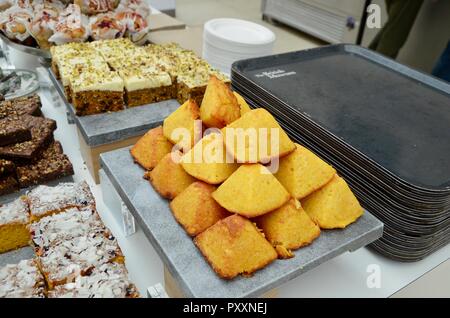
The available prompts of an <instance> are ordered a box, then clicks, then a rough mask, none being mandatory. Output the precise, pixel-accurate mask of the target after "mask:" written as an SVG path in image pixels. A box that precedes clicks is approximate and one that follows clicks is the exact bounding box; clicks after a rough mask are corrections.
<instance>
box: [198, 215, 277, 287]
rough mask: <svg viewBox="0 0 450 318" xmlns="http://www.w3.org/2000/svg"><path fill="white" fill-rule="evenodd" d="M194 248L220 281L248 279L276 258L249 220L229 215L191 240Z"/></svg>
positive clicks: (273, 251)
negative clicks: (239, 276)
mask: <svg viewBox="0 0 450 318" xmlns="http://www.w3.org/2000/svg"><path fill="white" fill-rule="evenodd" d="M194 241H195V244H196V245H197V247H198V248H199V249H200V251H201V252H202V254H203V256H204V257H205V258H206V259H207V261H208V262H209V263H210V264H211V266H212V267H213V269H214V271H215V272H216V273H217V274H218V275H219V276H220V277H222V278H224V279H233V278H234V277H236V276H238V275H240V274H243V275H250V274H252V273H253V272H255V271H257V270H258V269H261V268H263V267H265V266H266V265H268V264H270V263H271V262H273V261H274V260H275V259H276V258H277V253H276V251H275V249H274V248H273V247H272V245H271V244H270V243H269V242H268V241H267V240H266V239H265V238H264V236H263V235H262V234H261V233H260V231H259V230H258V228H257V227H256V226H255V225H254V224H253V223H252V222H250V221H249V220H247V219H245V218H243V217H241V216H239V215H232V216H230V217H227V218H226V219H223V220H220V221H219V222H217V223H216V224H214V225H213V226H211V227H210V228H209V229H207V230H206V231H204V232H202V233H201V234H199V235H198V236H197V237H196V238H195V240H194Z"/></svg>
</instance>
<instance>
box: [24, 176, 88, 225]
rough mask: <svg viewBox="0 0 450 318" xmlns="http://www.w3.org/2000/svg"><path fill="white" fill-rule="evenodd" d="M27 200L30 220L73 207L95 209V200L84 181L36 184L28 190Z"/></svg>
mask: <svg viewBox="0 0 450 318" xmlns="http://www.w3.org/2000/svg"><path fill="white" fill-rule="evenodd" d="M27 201H28V205H29V207H30V216H31V221H32V222H36V221H38V220H40V219H41V218H43V217H45V216H49V215H52V214H55V213H59V212H62V211H65V210H67V209H70V208H74V207H77V208H83V207H91V208H92V209H95V200H94V197H93V195H92V193H91V190H90V189H89V185H88V184H87V183H86V181H83V182H80V183H60V184H59V185H57V186H56V187H49V186H45V185H41V186H38V187H37V188H34V189H33V190H31V191H30V192H28V194H27Z"/></svg>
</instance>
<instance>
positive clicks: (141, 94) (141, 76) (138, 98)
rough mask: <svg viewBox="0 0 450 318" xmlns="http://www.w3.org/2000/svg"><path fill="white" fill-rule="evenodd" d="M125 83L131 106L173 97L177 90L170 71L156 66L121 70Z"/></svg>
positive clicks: (127, 98) (128, 103) (126, 96)
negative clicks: (161, 69)
mask: <svg viewBox="0 0 450 318" xmlns="http://www.w3.org/2000/svg"><path fill="white" fill-rule="evenodd" d="M119 75H120V76H121V77H122V78H123V81H124V84H125V101H126V104H127V105H128V106H129V107H133V106H139V105H145V104H151V103H156V102H160V101H163V100H168V99H171V98H172V97H173V95H174V92H175V89H176V88H175V87H174V85H172V80H171V78H170V76H169V74H168V73H166V72H164V71H160V70H158V69H157V68H155V67H143V68H138V67H136V68H130V69H122V70H119Z"/></svg>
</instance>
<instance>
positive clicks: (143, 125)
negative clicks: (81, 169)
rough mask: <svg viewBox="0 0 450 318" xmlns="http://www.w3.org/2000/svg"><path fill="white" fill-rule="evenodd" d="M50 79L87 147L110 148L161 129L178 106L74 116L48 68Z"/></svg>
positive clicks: (172, 102)
mask: <svg viewBox="0 0 450 318" xmlns="http://www.w3.org/2000/svg"><path fill="white" fill-rule="evenodd" d="M47 71H48V73H49V76H50V78H51V80H52V82H53V84H54V85H55V88H56V90H57V92H58V94H59V95H60V96H61V98H62V100H63V102H64V104H65V105H66V107H67V111H68V112H69V114H70V116H71V117H72V119H73V120H74V121H75V124H76V125H77V127H78V129H79V130H80V132H81V134H82V136H83V138H84V140H85V142H86V144H87V145H89V146H90V147H96V146H100V145H105V144H110V143H114V142H117V141H121V140H124V139H127V138H130V137H135V136H140V135H143V134H145V133H146V132H147V131H148V130H150V129H152V128H154V127H156V126H158V125H160V124H161V123H162V122H163V120H164V119H165V118H166V117H167V116H169V115H170V114H171V113H172V112H174V111H175V110H176V109H177V108H178V107H179V106H180V104H179V103H178V102H177V101H176V100H174V99H171V100H167V101H163V102H159V103H154V104H149V105H144V106H138V107H131V108H126V109H124V110H122V111H120V112H111V113H103V114H97V115H90V116H77V115H75V109H74V108H73V106H72V104H70V103H69V102H68V101H67V99H66V96H65V94H64V88H63V87H62V85H61V82H60V81H59V80H58V79H56V77H55V74H53V71H52V70H51V68H47Z"/></svg>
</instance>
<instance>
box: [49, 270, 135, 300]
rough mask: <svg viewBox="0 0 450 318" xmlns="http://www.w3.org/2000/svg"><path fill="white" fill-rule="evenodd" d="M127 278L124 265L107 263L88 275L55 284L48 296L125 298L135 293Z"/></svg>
mask: <svg viewBox="0 0 450 318" xmlns="http://www.w3.org/2000/svg"><path fill="white" fill-rule="evenodd" d="M136 294H137V292H136V288H135V287H134V285H133V284H132V283H131V282H130V281H129V280H128V273H127V270H126V268H125V266H124V265H122V264H115V263H108V264H104V265H102V266H100V267H99V268H95V269H94V270H93V271H92V273H91V274H90V275H89V276H79V277H77V278H76V280H75V282H73V283H69V284H66V285H62V286H57V287H56V288H55V290H54V291H52V292H50V294H49V297H50V298H125V297H129V296H132V295H136Z"/></svg>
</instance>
